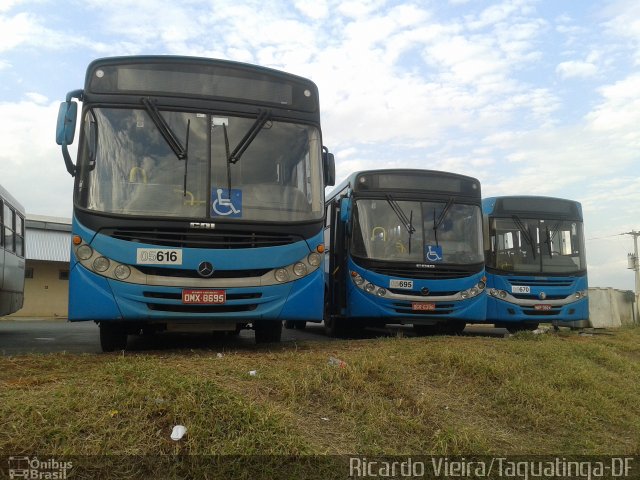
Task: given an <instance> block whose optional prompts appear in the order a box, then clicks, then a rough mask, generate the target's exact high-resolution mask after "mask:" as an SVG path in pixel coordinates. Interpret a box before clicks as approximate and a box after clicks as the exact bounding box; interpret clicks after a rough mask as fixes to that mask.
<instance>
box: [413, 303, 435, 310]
mask: <svg viewBox="0 0 640 480" xmlns="http://www.w3.org/2000/svg"><path fill="white" fill-rule="evenodd" d="M435 309H436V304H435V303H431V302H414V303H412V304H411V310H418V311H433V310H435Z"/></svg>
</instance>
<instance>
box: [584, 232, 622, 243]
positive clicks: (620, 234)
mask: <svg viewBox="0 0 640 480" xmlns="http://www.w3.org/2000/svg"><path fill="white" fill-rule="evenodd" d="M622 235H628V233H616V234H614V235H607V236H605V237H593V238H587V242H589V241H591V240H604V239H605V238H612V237H621V236H622Z"/></svg>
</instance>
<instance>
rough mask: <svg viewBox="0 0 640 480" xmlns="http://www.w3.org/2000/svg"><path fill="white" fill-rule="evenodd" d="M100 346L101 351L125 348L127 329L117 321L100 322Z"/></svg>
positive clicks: (114, 350)
mask: <svg viewBox="0 0 640 480" xmlns="http://www.w3.org/2000/svg"><path fill="white" fill-rule="evenodd" d="M100 347H101V348H102V351H103V352H116V351H120V350H125V349H126V348H127V330H126V329H125V328H124V326H123V325H120V324H119V323H101V324H100Z"/></svg>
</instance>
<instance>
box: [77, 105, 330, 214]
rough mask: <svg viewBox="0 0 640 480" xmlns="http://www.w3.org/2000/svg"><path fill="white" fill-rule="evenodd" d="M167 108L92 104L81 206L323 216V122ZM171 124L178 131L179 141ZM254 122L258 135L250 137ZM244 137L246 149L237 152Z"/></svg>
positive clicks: (116, 210) (158, 211)
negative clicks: (303, 122) (320, 125)
mask: <svg viewBox="0 0 640 480" xmlns="http://www.w3.org/2000/svg"><path fill="white" fill-rule="evenodd" d="M157 113H158V114H159V115H160V116H161V118H157V117H156V118H154V117H152V116H150V115H153V111H150V109H145V108H143V107H142V106H141V108H140V109H126V108H93V109H91V110H89V111H87V112H86V114H85V115H86V117H85V122H84V128H85V132H84V139H85V142H84V145H82V146H81V148H80V152H79V162H78V163H79V175H80V179H79V181H78V190H77V192H76V202H77V204H78V205H79V206H80V207H83V208H87V209H89V210H94V211H99V212H105V213H114V214H121V215H136V216H146V217H149V216H152V217H184V218H214V219H217V220H221V219H225V218H226V219H229V220H231V221H237V220H249V221H264V222H278V221H308V220H317V219H319V218H321V217H322V214H323V208H322V202H323V195H322V189H323V183H322V172H321V171H320V164H321V162H320V155H321V141H320V132H319V131H318V129H317V128H315V127H312V126H308V125H301V124H295V123H287V122H279V121H271V120H269V121H266V122H264V123H263V124H262V125H261V126H260V128H255V124H256V118H245V117H235V116H230V115H224V116H216V115H211V114H205V113H191V112H189V113H187V112H180V111H158V112H157ZM161 124H165V125H166V127H168V131H169V132H170V135H169V136H170V137H173V138H175V140H176V141H177V144H178V146H179V147H180V148H179V149H178V151H177V150H176V146H175V144H174V145H173V147H172V145H171V143H172V142H170V141H169V140H170V138H168V136H167V134H166V131H165V132H164V134H163V133H162V132H161ZM250 131H252V132H254V133H255V136H254V137H253V138H252V139H251V140H250V141H249V142H244V143H243V142H242V141H243V139H245V136H246V135H247V132H250ZM92 139H96V140H92ZM240 144H243V147H244V150H243V152H242V156H241V157H240V158H238V156H236V157H235V158H233V159H231V158H230V154H231V152H233V150H234V148H236V147H237V146H238V145H240ZM90 152H91V153H90ZM179 153H180V154H179ZM182 153H184V155H182Z"/></svg>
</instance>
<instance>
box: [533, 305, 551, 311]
mask: <svg viewBox="0 0 640 480" xmlns="http://www.w3.org/2000/svg"><path fill="white" fill-rule="evenodd" d="M533 308H534V310H542V311H545V312H546V311H549V310H551V305H545V304H538V305H534V306H533Z"/></svg>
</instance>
